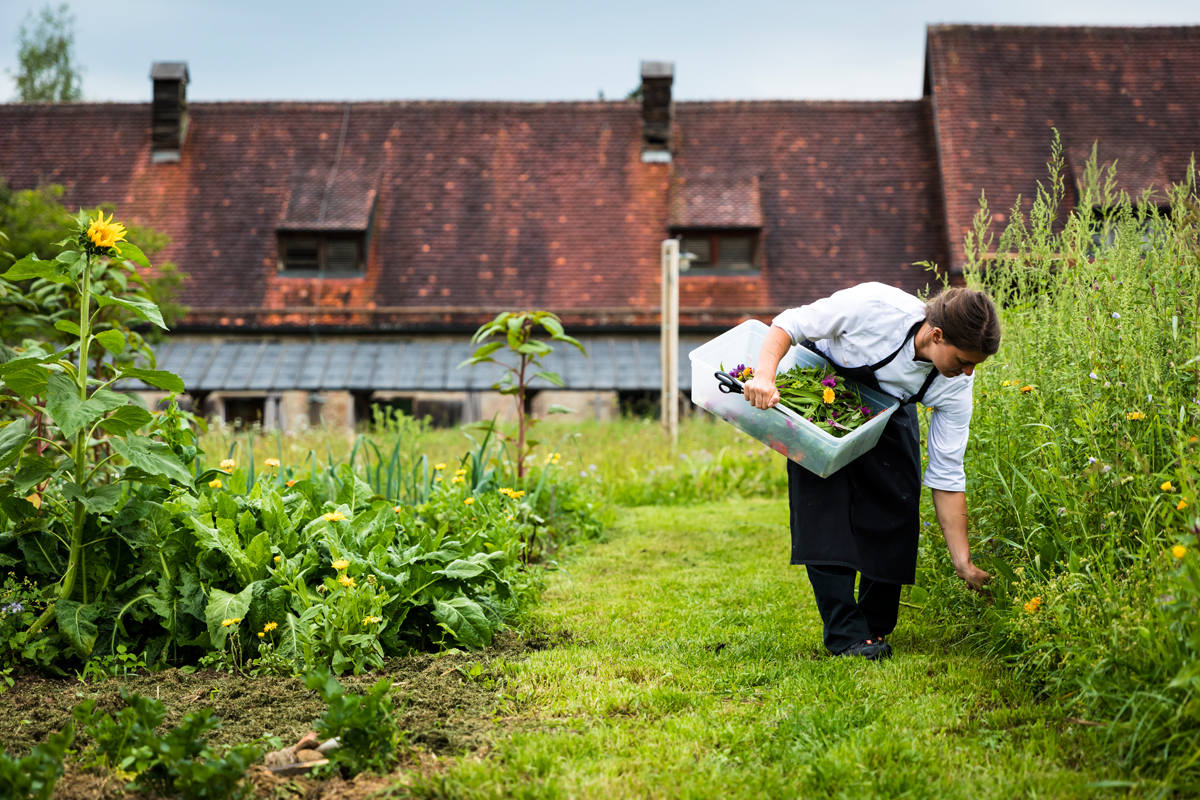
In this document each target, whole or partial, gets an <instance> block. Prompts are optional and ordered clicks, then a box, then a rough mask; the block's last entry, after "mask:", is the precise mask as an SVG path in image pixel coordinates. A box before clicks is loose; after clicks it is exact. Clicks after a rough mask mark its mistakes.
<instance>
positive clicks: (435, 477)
mask: <svg viewBox="0 0 1200 800" xmlns="http://www.w3.org/2000/svg"><path fill="white" fill-rule="evenodd" d="M433 480H434V481H435V482H437V483H441V482H442V476H441V475H436V476H434V478H433Z"/></svg>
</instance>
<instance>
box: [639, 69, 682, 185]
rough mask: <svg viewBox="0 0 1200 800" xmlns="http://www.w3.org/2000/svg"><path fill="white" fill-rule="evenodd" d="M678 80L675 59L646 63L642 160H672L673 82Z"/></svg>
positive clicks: (650, 161)
mask: <svg viewBox="0 0 1200 800" xmlns="http://www.w3.org/2000/svg"><path fill="white" fill-rule="evenodd" d="M674 81H675V64H674V63H673V62H671V61H643V62H642V161H644V162H646V163H658V164H666V163H670V161H671V144H672V142H671V128H672V125H673V123H674V121H675V104H674V103H672V102H671V84H672V83H674Z"/></svg>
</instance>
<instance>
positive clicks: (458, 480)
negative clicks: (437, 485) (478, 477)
mask: <svg viewBox="0 0 1200 800" xmlns="http://www.w3.org/2000/svg"><path fill="white" fill-rule="evenodd" d="M465 480H466V478H464V477H463V476H462V475H455V476H454V477H453V478H451V479H450V482H451V483H462V482H463V481H465Z"/></svg>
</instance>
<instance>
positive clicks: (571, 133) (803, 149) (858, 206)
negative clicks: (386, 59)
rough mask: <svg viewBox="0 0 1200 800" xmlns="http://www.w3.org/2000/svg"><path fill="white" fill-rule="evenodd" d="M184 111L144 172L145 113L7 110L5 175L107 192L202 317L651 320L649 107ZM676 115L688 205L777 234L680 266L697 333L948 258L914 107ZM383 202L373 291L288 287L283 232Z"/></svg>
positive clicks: (925, 112) (242, 106) (316, 106)
mask: <svg viewBox="0 0 1200 800" xmlns="http://www.w3.org/2000/svg"><path fill="white" fill-rule="evenodd" d="M189 112H190V115H191V122H190V127H189V130H188V138H187V141H186V143H185V145H184V148H183V153H182V159H181V161H180V162H179V163H165V164H151V163H150V154H149V146H150V140H149V124H150V112H149V106H148V105H118V104H93V105H88V104H75V105H61V106H41V105H39V106H22V105H9V106H0V174H3V175H4V176H5V177H6V178H7V180H8V181H9V183H10V185H12V186H14V187H17V188H20V187H28V186H33V185H36V184H38V183H44V182H57V183H62V184H64V185H65V186H66V187H67V190H68V193H67V197H66V202H67V203H68V204H69V205H70V204H80V205H91V204H94V203H99V202H101V201H109V202H113V203H115V204H116V205H117V207H118V209H119V215H120V216H122V217H125V218H127V219H128V220H131V221H133V222H136V223H138V224H143V225H150V226H153V227H155V228H157V229H159V230H162V231H164V232H166V233H168V234H170V235H171V237H172V244H171V245H170V247H169V248H168V249H167V251H166V253H164V257H165V258H169V259H170V260H172V261H174V262H176V263H177V264H179V265H180V267H181V268H183V269H184V270H185V271H186V272H187V273H188V274H189V276H190V277H189V279H188V281H187V282H186V284H185V289H184V296H183V301H184V302H185V303H186V304H188V305H189V306H190V307H191V309H192V315H191V318H190V319H191V320H192V321H193V322H195V323H211V324H232V325H237V324H244V325H246V326H257V325H263V326H268V327H269V326H285V325H286V326H295V325H307V324H310V323H312V324H320V325H352V326H362V327H377V326H385V327H386V326H389V325H403V324H406V323H409V322H412V321H413V316H412V314H411V313H410V311H411V309H413V308H414V307H419V308H421V309H425V310H427V313H426V314H424V315H418V316H419V317H421V321H423V322H426V323H429V322H440V323H454V322H458V321H463V320H464V319H466V318H471V319H476V318H478V317H479V316H480V315H481V314H486V313H488V312H489V311H491V310H492V309H494V308H496V307H502V306H507V307H514V306H540V307H547V308H551V309H554V310H557V311H559V312H562V313H567V314H571V315H572V316H574V317H577V318H578V319H580V320H581V321H584V322H588V323H592V324H595V323H603V322H605V321H610V322H631V321H632V322H644V323H650V324H653V323H654V322H656V312H657V307H658V302H659V289H658V283H659V266H658V252H659V242H660V241H661V240H662V239H663V238H664V237H665V236H666V235H667V234H668V223H669V218H670V214H669V194H670V192H669V187H670V181H671V173H672V169H673V167H672V165H665V164H643V163H642V162H641V158H640V155H641V138H640V137H641V119H640V115H639V108H638V106H637V105H636V104H633V103H548V104H547V103H457V102H456V103H436V102H432V103H349V104H333V103H191V104H190V106H189ZM676 120H677V126H678V130H679V135H680V142H679V144H678V154H677V159H676V164H675V165H674V170H675V172H676V174H677V175H678V176H680V177H679V181H678V185H679V186H681V187H687V188H684V189H683V191H682V193H681V194H680V195H679V196H680V197H681V198H683V199H684V200H685V201H686V199H687V198H688V197H692V196H693V195H690V194H689V192H690V191H691V190H692V189H691V187H704V186H713V185H720V184H724V185H726V186H728V187H729V190H730V191H732V193H733V194H732V195H731V196H730V197H731V198H732V199H733V200H735V201H736V203H737V204H738V209H739V210H738V212H736V213H732V214H725V212H722V211H721V210H720V206H719V205H718V206H717V207H716V208H715V214H716V216H713V215H709V216H707V217H703V219H704V220H705V222H704V223H703V224H721V225H723V224H743V223H749V224H754V225H758V224H762V225H763V226H764V233H763V237H764V238H763V242H762V248H761V249H762V253H763V262H764V266H763V269H762V271H761V274H759V275H757V276H750V277H736V278H731V277H709V278H705V277H702V276H695V275H690V276H687V277H686V279H685V280H684V283H683V299H682V305H683V307H684V308H685V319H686V320H689V321H693V322H703V321H705V320H706V319H708V318H709V317H708V316H705V315H708V314H710V313H711V314H716V313H717V312H718V311H719V310H720V309H721V308H723V307H724V308H728V309H736V310H737V313H735V314H734V317H735V318H736V317H737V316H740V315H741V313H742V312H743V311H745V310H746V309H748V308H752V309H753V308H757V309H760V310H761V311H762V313H769V312H770V310H771V309H772V308H779V307H784V306H786V305H790V304H794V303H797V302H803V301H805V300H811V299H815V298H817V297H820V296H823V295H824V294H828V293H829V292H830V291H833V290H835V289H837V288H841V287H843V286H846V285H849V284H852V283H855V282H857V281H860V280H882V281H887V282H891V283H897V284H899V285H902V286H905V287H906V288H915V287H917V286H919V285H923V284H924V282H925V277H924V275H923V274H922V272H921V270H920V268H917V267H914V266H912V263H913V262H914V261H921V260H925V259H932V260H935V261H938V260H941V259H942V258H943V257H944V245H943V242H944V235H943V233H942V231H941V228H940V224H939V221H938V210H939V208H940V199H939V197H938V193H937V186H936V165H935V161H934V154H933V148H932V136H931V132H930V119H929V109H928V105H927V104H926V103H925V102H924V101H914V102H904V103H785V102H780V103H772V102H766V103H763V102H746V103H717V104H709V103H679V104H678V105H677V108H676ZM339 149H340V156H339ZM755 184H757V186H758V187H760V189H756V187H755ZM759 190H761V193H762V195H763V196H762V198H761V200H760V202H758V203H755V202H754V195H755V194H756V193H757V191H759ZM372 207H373V209H374V220H375V222H374V233H373V236H372V239H371V252H370V254H369V262H368V268H367V273H366V275H365V277H362V278H344V279H325V280H320V279H310V278H296V277H281V276H279V275H278V274H277V273H276V237H275V231H276V230H277V229H279V228H293V229H294V228H322V227H326V228H339V227H341V228H344V227H350V228H353V227H356V226H361V225H363V224H365V220H366V218H367V217H368V215H369V214H370V212H371V210H372ZM689 307H691V308H694V309H711V310H712V311H711V312H708V311H704V312H702V313H701V315H700V316H696V315H689V314H688V313H686V310H687V309H688V308H689ZM349 309H356V311H354V312H351V311H349ZM256 310H261V311H258V313H256ZM718 316H720V315H718ZM722 318H724V317H722Z"/></svg>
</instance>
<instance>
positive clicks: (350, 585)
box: [338, 575, 357, 589]
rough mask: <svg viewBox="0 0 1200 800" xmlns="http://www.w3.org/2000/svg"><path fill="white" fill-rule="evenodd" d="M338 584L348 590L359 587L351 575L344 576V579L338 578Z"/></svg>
mask: <svg viewBox="0 0 1200 800" xmlns="http://www.w3.org/2000/svg"><path fill="white" fill-rule="evenodd" d="M338 583H340V584H341V585H342V586H345V587H346V588H347V589H353V588H354V587H355V586H356V585H357V584H355V583H354V578H351V577H350V576H349V575H343V576H342V577H340V578H338Z"/></svg>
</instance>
